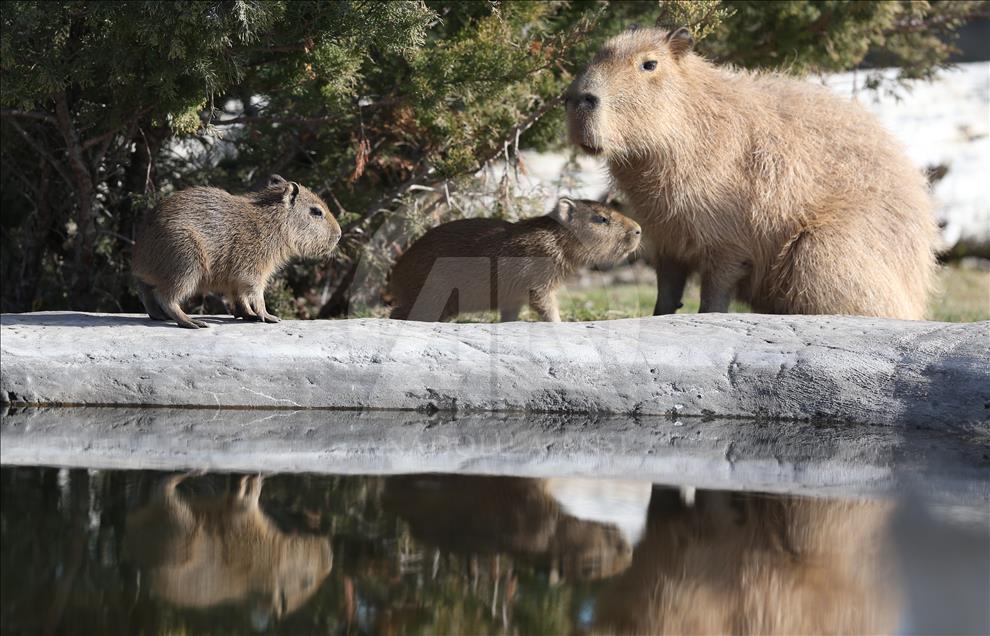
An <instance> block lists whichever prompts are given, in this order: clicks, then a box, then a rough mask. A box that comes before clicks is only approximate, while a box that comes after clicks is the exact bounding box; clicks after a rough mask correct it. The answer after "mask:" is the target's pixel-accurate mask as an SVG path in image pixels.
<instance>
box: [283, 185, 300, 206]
mask: <svg viewBox="0 0 990 636" xmlns="http://www.w3.org/2000/svg"><path fill="white" fill-rule="evenodd" d="M297 196H299V184H298V183H296V182H295V181H290V182H289V183H288V184H286V186H285V191H284V192H282V200H283V201H284V202H285V207H287V208H291V207H292V206H293V205H295V204H296V197H297Z"/></svg>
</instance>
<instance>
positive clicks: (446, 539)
mask: <svg viewBox="0 0 990 636" xmlns="http://www.w3.org/2000/svg"><path fill="white" fill-rule="evenodd" d="M0 483H2V497H3V506H2V509H0V529H2V532H3V541H2V558H3V572H2V584H3V587H2V595H3V598H2V606H0V611H2V615H0V626H2V628H3V631H4V633H5V634H6V633H26V632H31V633H37V632H42V633H138V632H141V633H163V632H189V633H219V632H226V633H230V632H256V631H264V632H269V633H286V634H298V633H310V632H316V631H319V632H327V631H331V632H335V633H406V632H424V631H429V632H435V633H450V634H454V633H456V634H481V633H519V634H531V633H575V632H580V633H651V634H655V633H656V634H659V633H671V634H674V633H676V634H685V633H701V634H711V633H754V634H755V633H787V634H793V633H821V632H838V633H883V632H887V633H889V632H895V631H900V632H910V631H912V630H914V631H918V630H920V629H921V626H924V627H925V628H928V627H929V626H927V625H925V624H924V621H923V620H922V621H919V619H918V616H917V615H915V616H912V615H911V614H910V613H909V612H906V611H905V603H904V601H903V599H904V598H906V597H910V598H912V599H913V598H914V593H913V592H912V590H911V589H910V588H911V586H910V585H909V586H907V588H906V589H904V588H902V586H901V585H900V581H902V580H903V579H904V573H905V572H907V571H908V570H909V569H910V568H906V567H904V564H903V563H902V561H903V559H900V558H898V554H903V552H904V550H905V549H907V550H910V551H912V552H913V551H916V550H917V547H918V545H920V544H919V543H918V541H919V540H921V541H922V542H923V543H926V542H927V543H932V542H933V541H935V542H936V544H938V541H939V535H938V534H937V533H934V534H933V533H932V532H928V531H918V528H921V527H922V526H919V525H918V523H914V522H912V523H911V527H912V528H913V529H914V532H913V534H912V533H909V535H905V536H909V538H910V537H914V539H910V540H908V542H907V543H904V541H900V540H893V539H892V536H893V537H894V538H895V539H896V538H897V536H898V535H897V533H896V532H895V533H894V534H893V535H892V534H891V532H890V528H891V527H892V526H891V524H892V520H896V519H899V518H900V517H899V516H898V515H899V513H897V512H896V508H895V506H893V505H892V504H890V503H887V502H883V501H864V500H855V501H852V500H848V501H847V500H829V499H814V498H803V497H792V496H773V495H765V494H746V493H730V492H721V491H697V492H694V491H692V490H690V489H681V488H669V487H663V486H654V485H651V484H648V483H642V482H618V481H603V480H590V479H556V478H555V479H526V478H514V477H485V476H463V475H453V476H451V475H448V476H441V475H408V476H401V477H356V476H348V477H344V476H312V475H295V476H289V475H274V476H269V477H266V478H264V479H262V478H260V477H257V476H239V475H196V476H186V475H174V474H163V473H152V472H136V471H131V472H118V471H89V472H87V471H80V470H73V471H67V470H57V469H44V468H4V469H3V470H2V471H0ZM980 524H982V522H980V523H978V524H977V525H978V526H979V528H978V529H977V530H975V531H974V530H973V528H972V527H968V529H966V530H965V531H963V532H964V533H968V534H966V536H968V537H971V538H972V537H974V536H976V537H979V536H980V535H979V534H978V533H979V532H981V531H982V532H984V533H985V531H986V530H985V525H980ZM895 525H896V524H895ZM970 525H972V524H970ZM974 532H976V533H977V534H974ZM918 537H922V539H919V538H918ZM912 541H914V542H913V543H912ZM927 543H926V544H927ZM902 544H903V545H902ZM943 545H944V544H943ZM959 545H967V546H968V547H967V548H966V549H967V550H968V551H969V552H968V554H967V555H966V556H967V558H968V560H969V562H970V563H971V567H970V570H971V571H972V572H975V574H976V578H975V579H974V580H977V579H978V578H979V576H980V575H981V574H983V573H985V572H986V569H983V570H981V569H980V568H981V567H983V568H986V567H990V566H986V558H987V557H986V554H985V550H984V548H981V545H984V546H985V542H983V543H982V544H981V542H980V541H979V540H976V541H973V542H971V543H970V544H966V543H965V542H961V543H959ZM905 546H907V548H905ZM898 550H900V552H898ZM981 550H983V551H982V552H981ZM981 558H982V559H983V561H982V562H981V561H980V559H981ZM974 563H975V564H976V567H975V570H974V569H973V567H972V564H974ZM953 567H955V566H953ZM936 569H937V568H936ZM956 574H957V575H958V570H957V572H956ZM921 576H922V577H924V576H925V575H921ZM916 578H917V576H916ZM936 583H937V582H936ZM933 586H934V583H933ZM980 591H981V590H980V587H979V583H976V584H975V590H973V593H974V594H975V595H976V596H977V597H978V595H979V594H980ZM912 602H913V600H912ZM951 605H952V600H951V599H950V600H949V601H947V606H948V607H951ZM984 607H985V606H984ZM966 611H968V610H966V608H965V607H963V608H962V609H961V610H960V611H955V612H950V613H951V614H952V615H953V616H956V617H957V618H958V617H959V616H960V615H962V616H964V618H966V614H965V612H966ZM960 612H962V614H960ZM925 616H930V614H925ZM923 617H924V616H923ZM923 617H922V618H923ZM981 620H983V619H982V617H981V615H980V610H979V609H977V610H976V611H975V613H974V614H973V615H972V616H970V617H968V618H966V620H964V621H963V622H961V623H960V624H959V626H960V629H959V630H958V631H966V630H967V629H969V630H972V631H978V630H979V629H980V628H981V627H982V624H981V622H980V621H981Z"/></svg>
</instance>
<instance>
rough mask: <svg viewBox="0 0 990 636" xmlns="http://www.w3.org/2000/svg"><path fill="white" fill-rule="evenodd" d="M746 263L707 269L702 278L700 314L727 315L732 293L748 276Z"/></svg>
mask: <svg viewBox="0 0 990 636" xmlns="http://www.w3.org/2000/svg"><path fill="white" fill-rule="evenodd" d="M746 272H747V267H746V265H745V264H744V263H729V264H720V265H718V266H709V267H706V268H705V273H704V274H702V276H701V305H700V306H699V307H698V313H702V314H705V313H727V312H728V311H729V303H730V302H732V292H733V291H734V290H735V288H736V285H738V284H739V281H741V280H742V279H743V277H744V276H745V275H746Z"/></svg>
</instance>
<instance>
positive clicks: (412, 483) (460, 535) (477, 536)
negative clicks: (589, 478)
mask: <svg viewBox="0 0 990 636" xmlns="http://www.w3.org/2000/svg"><path fill="white" fill-rule="evenodd" d="M384 504H385V506H386V508H387V509H390V510H393V511H395V512H396V513H398V514H399V515H401V516H402V517H403V518H404V519H405V520H406V522H407V523H408V524H409V527H410V530H411V531H412V534H413V536H414V537H416V539H417V540H418V541H422V542H424V543H427V544H429V545H433V546H438V547H440V548H443V549H444V550H450V551H454V552H460V553H466V554H471V555H479V554H480V555H494V554H499V553H503V552H504V553H509V554H512V555H517V556H523V557H525V558H528V559H535V560H537V561H541V560H542V561H544V562H546V563H548V565H549V566H550V568H551V571H552V572H553V575H554V576H555V577H559V578H563V579H567V580H574V581H591V580H598V579H602V578H607V577H609V576H613V575H614V574H616V573H617V572H621V571H622V570H624V569H625V568H626V567H628V566H629V562H630V559H631V556H632V547H631V546H630V545H629V543H628V542H627V541H626V539H625V538H624V537H623V536H622V533H621V532H620V531H619V529H618V528H616V527H615V526H614V525H611V524H604V523H599V522H596V521H588V520H585V519H578V518H576V517H573V516H571V515H569V514H567V513H566V512H565V511H564V510H563V509H562V508H561V506H560V504H559V503H557V501H556V500H555V499H554V498H553V497H552V496H551V495H550V494H549V493H548V492H547V489H546V482H545V481H544V480H540V479H528V478H523V477H488V476H475V475H404V476H401V477H390V478H389V479H388V480H387V481H386V489H385V498H384Z"/></svg>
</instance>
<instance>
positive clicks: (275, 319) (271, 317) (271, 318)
mask: <svg viewBox="0 0 990 636" xmlns="http://www.w3.org/2000/svg"><path fill="white" fill-rule="evenodd" d="M263 320H264V321H265V322H270V323H276V322H282V319H281V318H279V317H278V316H274V315H272V314H265V316H264V318H263Z"/></svg>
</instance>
